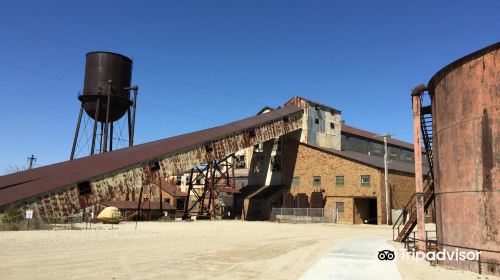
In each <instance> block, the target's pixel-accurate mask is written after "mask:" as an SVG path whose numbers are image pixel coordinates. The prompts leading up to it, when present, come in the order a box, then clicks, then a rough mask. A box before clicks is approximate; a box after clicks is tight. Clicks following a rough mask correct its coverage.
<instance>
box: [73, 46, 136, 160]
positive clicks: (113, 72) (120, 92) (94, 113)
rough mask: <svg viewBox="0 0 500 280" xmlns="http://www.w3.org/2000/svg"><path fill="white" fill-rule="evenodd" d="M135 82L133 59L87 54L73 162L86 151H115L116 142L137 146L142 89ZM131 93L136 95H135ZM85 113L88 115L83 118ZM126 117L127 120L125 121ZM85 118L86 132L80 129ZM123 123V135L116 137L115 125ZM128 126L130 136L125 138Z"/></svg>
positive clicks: (116, 55) (93, 53)
mask: <svg viewBox="0 0 500 280" xmlns="http://www.w3.org/2000/svg"><path fill="white" fill-rule="evenodd" d="M131 79H132V60H131V59H130V58H128V57H126V56H124V55H121V54H117V53H111V52H89V53H87V55H86V64H85V80H84V84H83V93H82V94H79V95H78V100H79V101H80V102H81V106H80V114H79V115H78V122H77V124H76V131H75V137H74V140H73V146H72V148H71V156H70V160H72V159H74V158H75V157H76V156H77V155H78V154H79V153H80V152H81V151H85V149H86V148H88V152H89V154H90V155H94V154H96V153H105V152H107V151H112V150H113V142H116V141H122V142H124V143H126V144H127V145H128V146H132V145H133V144H134V125H135V113H136V104H137V102H136V101H137V91H138V87H137V86H131V84H130V82H131ZM131 91H132V92H133V96H131ZM83 111H85V113H86V116H83V115H84V114H83ZM125 114H126V115H127V119H126V120H124V118H123V116H124V115H125ZM82 118H86V119H87V120H86V122H84V127H83V129H80V128H81V124H82ZM120 122H121V127H120V129H119V131H117V132H118V133H120V135H114V134H115V133H114V132H115V130H116V128H115V127H114V124H119V123H120ZM124 122H126V124H124ZM125 126H126V127H127V130H128V133H127V134H126V135H123V134H124V132H123V128H124V127H125ZM88 130H90V131H88ZM85 136H86V137H87V139H83V138H84V137H85ZM125 137H126V139H125ZM127 142H128V143H127ZM89 145H90V147H89Z"/></svg>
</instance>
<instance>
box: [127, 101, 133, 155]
mask: <svg viewBox="0 0 500 280" xmlns="http://www.w3.org/2000/svg"><path fill="white" fill-rule="evenodd" d="M130 118H131V116H130V107H129V108H128V109H127V125H128V146H129V147H132V144H133V141H132V120H131V119H130Z"/></svg>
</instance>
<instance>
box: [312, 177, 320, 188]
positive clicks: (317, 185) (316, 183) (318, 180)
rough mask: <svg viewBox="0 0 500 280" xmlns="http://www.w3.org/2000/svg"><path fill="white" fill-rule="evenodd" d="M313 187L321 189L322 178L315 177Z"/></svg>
mask: <svg viewBox="0 0 500 280" xmlns="http://www.w3.org/2000/svg"><path fill="white" fill-rule="evenodd" d="M313 187H321V176H313Z"/></svg>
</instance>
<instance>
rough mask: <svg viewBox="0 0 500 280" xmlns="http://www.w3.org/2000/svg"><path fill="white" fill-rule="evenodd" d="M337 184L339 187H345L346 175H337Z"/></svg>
mask: <svg viewBox="0 0 500 280" xmlns="http://www.w3.org/2000/svg"><path fill="white" fill-rule="evenodd" d="M335 185H336V186H337V187H343V186H344V176H335Z"/></svg>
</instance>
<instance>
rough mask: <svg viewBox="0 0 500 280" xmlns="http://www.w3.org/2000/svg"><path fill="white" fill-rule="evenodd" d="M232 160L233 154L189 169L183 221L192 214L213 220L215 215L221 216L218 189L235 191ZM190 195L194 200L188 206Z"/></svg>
mask: <svg viewBox="0 0 500 280" xmlns="http://www.w3.org/2000/svg"><path fill="white" fill-rule="evenodd" d="M233 159H234V154H232V155H230V156H228V157H225V158H223V159H222V160H212V161H209V162H208V163H206V164H204V165H202V166H196V167H195V168H192V169H191V173H190V176H189V188H188V192H187V194H188V195H187V199H186V202H185V204H184V215H183V218H184V219H189V218H190V216H191V215H193V214H196V215H197V217H200V218H210V219H215V218H216V217H217V215H222V214H223V213H220V212H221V211H220V205H219V194H220V190H219V188H221V187H222V188H231V189H233V190H236V185H235V181H234V160H233ZM200 167H201V168H200ZM191 195H192V196H193V197H194V200H193V201H192V202H191V204H190V201H191Z"/></svg>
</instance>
